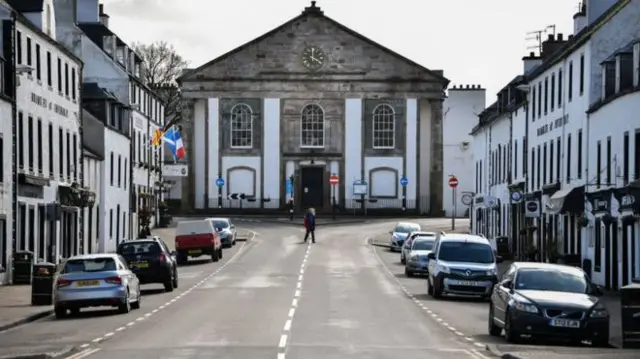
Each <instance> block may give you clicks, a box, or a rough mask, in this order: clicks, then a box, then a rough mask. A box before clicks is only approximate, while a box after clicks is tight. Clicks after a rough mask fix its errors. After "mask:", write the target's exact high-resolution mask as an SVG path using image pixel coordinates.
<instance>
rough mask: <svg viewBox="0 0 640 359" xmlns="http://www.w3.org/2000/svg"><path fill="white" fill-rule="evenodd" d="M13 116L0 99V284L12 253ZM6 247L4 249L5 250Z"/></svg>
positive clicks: (8, 275)
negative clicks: (0, 225) (1, 219)
mask: <svg viewBox="0 0 640 359" xmlns="http://www.w3.org/2000/svg"><path fill="white" fill-rule="evenodd" d="M11 116H13V114H12V106H11V103H9V102H7V101H4V100H0V117H2V118H3V119H5V121H0V138H2V144H1V146H0V149H1V150H2V155H1V156H0V158H2V178H0V179H1V180H2V183H0V201H1V202H0V215H1V216H3V217H4V218H3V220H4V222H3V223H2V227H0V231H2V232H1V233H0V239H1V240H0V266H1V267H3V268H4V269H5V271H2V272H1V273H0V284H5V283H8V282H9V279H10V278H11V265H10V261H9V259H10V258H11V254H12V252H13V251H12V247H13V246H12V244H11V242H12V239H13V238H12V231H13V216H14V213H13V207H12V204H13V201H12V194H13V178H12V172H13V166H12V164H13V162H12V157H11V151H12V148H11V147H12V145H13V143H12V140H11V138H12V135H13V134H12V126H11V121H10V120H8V119H10V118H11ZM5 248H6V251H5Z"/></svg>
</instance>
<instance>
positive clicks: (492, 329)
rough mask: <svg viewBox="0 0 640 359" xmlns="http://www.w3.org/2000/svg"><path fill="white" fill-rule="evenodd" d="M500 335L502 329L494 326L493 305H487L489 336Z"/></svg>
mask: <svg viewBox="0 0 640 359" xmlns="http://www.w3.org/2000/svg"><path fill="white" fill-rule="evenodd" d="M500 334H502V328H500V327H499V326H497V325H496V322H495V321H494V320H493V303H490V304H489V335H491V336H493V337H499V336H500Z"/></svg>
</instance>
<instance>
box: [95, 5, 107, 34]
mask: <svg viewBox="0 0 640 359" xmlns="http://www.w3.org/2000/svg"><path fill="white" fill-rule="evenodd" d="M98 16H99V17H100V23H101V24H102V25H104V27H106V28H109V15H107V14H105V13H104V4H100V7H99V12H98Z"/></svg>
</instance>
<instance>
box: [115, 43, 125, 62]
mask: <svg viewBox="0 0 640 359" xmlns="http://www.w3.org/2000/svg"><path fill="white" fill-rule="evenodd" d="M124 51H125V47H124V46H118V48H117V49H116V60H117V61H118V62H119V63H120V65H124V64H126V62H124Z"/></svg>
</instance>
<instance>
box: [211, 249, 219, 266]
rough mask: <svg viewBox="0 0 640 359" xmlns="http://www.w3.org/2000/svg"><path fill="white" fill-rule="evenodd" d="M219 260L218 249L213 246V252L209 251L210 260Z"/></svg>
mask: <svg viewBox="0 0 640 359" xmlns="http://www.w3.org/2000/svg"><path fill="white" fill-rule="evenodd" d="M219 260H220V251H219V250H218V249H216V248H215V247H214V248H213V252H212V253H211V261H212V262H217V261H219Z"/></svg>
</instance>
